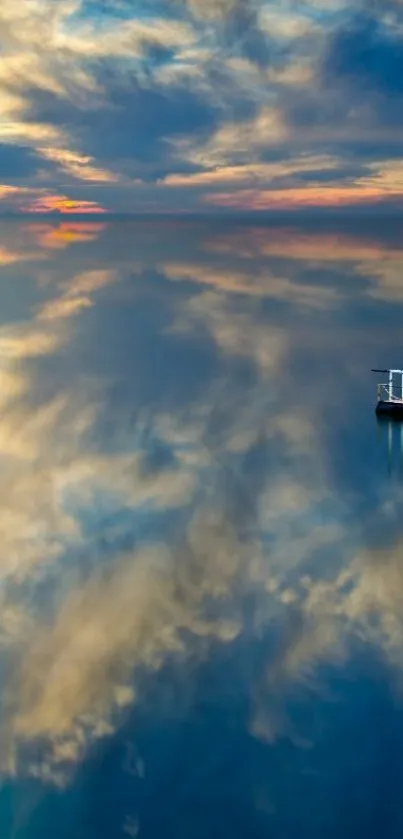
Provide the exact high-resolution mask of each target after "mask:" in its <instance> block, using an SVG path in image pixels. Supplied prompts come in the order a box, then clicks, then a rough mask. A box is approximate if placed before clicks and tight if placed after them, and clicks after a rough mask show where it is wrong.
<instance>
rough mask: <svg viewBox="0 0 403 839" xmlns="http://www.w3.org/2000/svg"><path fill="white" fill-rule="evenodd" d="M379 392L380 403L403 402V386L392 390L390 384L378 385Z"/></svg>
mask: <svg viewBox="0 0 403 839" xmlns="http://www.w3.org/2000/svg"><path fill="white" fill-rule="evenodd" d="M396 391H397V392H396ZM377 392H378V402H403V387H401V386H396V385H395V386H394V388H393V389H391V388H390V385H389V384H387V383H385V382H382V383H380V384H378V391H377Z"/></svg>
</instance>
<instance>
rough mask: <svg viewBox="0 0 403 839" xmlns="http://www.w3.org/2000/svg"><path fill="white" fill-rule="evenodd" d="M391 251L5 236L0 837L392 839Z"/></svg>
mask: <svg viewBox="0 0 403 839" xmlns="http://www.w3.org/2000/svg"><path fill="white" fill-rule="evenodd" d="M399 242H401V236H400V230H399V225H398V223H397V222H391V221H388V220H384V221H383V222H382V223H381V222H380V221H379V220H377V221H371V220H367V221H362V222H358V221H357V220H355V221H354V219H350V220H346V221H343V219H342V218H340V219H338V220H337V219H335V220H334V221H333V222H331V221H327V222H326V223H325V222H324V221H322V222H320V223H319V224H318V223H317V222H315V223H314V222H313V221H311V222H305V223H304V224H303V225H301V224H300V225H299V226H298V224H297V223H296V222H295V223H292V224H291V222H288V223H286V222H282V223H281V224H280V223H279V224H278V225H277V226H276V225H273V224H271V225H269V224H267V225H266V226H264V225H261V226H258V225H257V223H248V224H247V223H246V222H244V223H241V222H232V223H230V222H224V221H217V220H211V221H204V222H202V221H200V220H199V221H197V220H193V221H192V220H188V221H186V220H183V221H179V222H178V221H176V220H174V219H172V220H166V221H153V220H151V219H150V220H143V221H132V222H124V221H116V222H107V221H105V222H91V223H90V222H81V223H79V222H76V221H74V220H70V221H69V220H68V219H66V220H61V221H60V222H59V223H58V222H54V223H51V222H48V221H47V220H46V219H42V221H40V220H38V219H34V218H33V219H31V220H28V221H21V222H20V223H17V222H11V221H10V222H8V221H4V222H2V224H1V226H0V382H1V388H0V405H1V410H0V450H1V472H0V476H1V477H0V481H1V483H0V492H1V507H0V536H1V565H0V573H1V577H0V677H1V706H0V779H1V787H0V824H1V830H2V837H4V839H9V837H10V839H11V837H12V839H42V837H44V836H47V835H49V836H54V835H55V836H57V837H58V839H59V837H60V839H73V838H74V839H84V837H85V839H103V837H105V839H114V838H115V837H124V836H131V837H136V836H139V837H140V839H160V837H161V836H164V837H165V839H182V837H183V839H204V837H220V838H221V837H224V836H225V837H227V836H228V837H231V839H238V837H245V839H246V837H247V839H255V837H256V839H259V838H260V837H267V836H270V837H274V839H289V837H294V836H295V837H298V839H303V838H304V837H323V835H324V834H325V833H326V835H328V836H331V837H333V836H334V837H336V836H337V837H340V836H343V837H357V836H363V837H364V836H365V837H366V839H367V837H370V836H374V837H375V836H376V837H378V836H379V835H382V836H384V837H395V836H396V837H397V836H399V837H400V836H401V834H402V829H403V811H402V808H401V804H400V798H401V786H402V780H403V770H402V761H401V754H402V745H403V742H402V741H403V713H402V708H403V706H402V673H403V671H402V665H403V654H402V649H403V572H402V568H403V564H402V516H401V511H402V502H403V492H402V476H403V436H402V434H401V431H400V426H398V425H389V424H388V423H385V422H384V423H381V424H379V425H378V424H377V422H376V418H375V414H374V405H375V396H376V383H377V377H376V375H374V374H371V372H370V368H371V367H388V366H392V367H395V366H397V367H399V366H403V365H401V362H402V359H403V330H402V319H403V310H402V304H403V280H402V265H403V254H402V246H401V244H399Z"/></svg>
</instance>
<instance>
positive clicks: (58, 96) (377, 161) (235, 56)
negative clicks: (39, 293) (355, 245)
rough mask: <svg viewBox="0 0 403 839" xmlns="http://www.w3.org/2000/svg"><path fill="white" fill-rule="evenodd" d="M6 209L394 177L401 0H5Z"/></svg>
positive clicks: (264, 206) (231, 203) (329, 193)
mask: <svg viewBox="0 0 403 839" xmlns="http://www.w3.org/2000/svg"><path fill="white" fill-rule="evenodd" d="M0 33H1V35H0V42H1V43H0V114H1V117H0V213H6V214H8V213H10V212H12V213H26V212H29V213H37V214H40V213H49V212H52V213H53V212H54V213H65V214H69V213H70V214H71V213H75V214H77V213H79V214H86V213H99V214H101V213H105V212H110V213H156V212H157V213H159V212H162V213H171V214H174V213H183V212H184V213H187V212H192V213H195V212H197V213H217V212H229V211H230V212H233V211H242V212H247V211H256V210H263V211H268V210H269V211H270V210H290V209H291V210H297V211H299V210H306V208H309V209H312V208H315V207H319V208H322V207H326V208H336V207H337V208H345V207H349V206H354V207H359V208H363V207H370V208H373V207H375V208H377V209H379V206H380V205H382V207H384V206H386V207H387V208H396V207H397V208H400V206H401V201H402V195H403V159H402V138H403V116H402V114H403V110H402V94H403V2H402V0H381V2H378V0H365V2H364V0H19V2H18V3H15V2H14V0H1V3H0Z"/></svg>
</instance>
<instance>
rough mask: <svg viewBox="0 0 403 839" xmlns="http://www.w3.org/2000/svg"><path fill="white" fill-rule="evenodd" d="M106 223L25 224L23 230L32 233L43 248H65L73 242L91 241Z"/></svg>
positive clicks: (103, 228)
mask: <svg viewBox="0 0 403 839" xmlns="http://www.w3.org/2000/svg"><path fill="white" fill-rule="evenodd" d="M105 227H106V225H105V224H104V223H100V222H93V223H92V224H91V223H89V222H84V221H81V222H80V223H79V224H74V223H72V222H62V224H60V225H58V226H57V227H55V226H54V225H53V224H27V225H26V226H25V230H26V231H27V232H28V233H32V234H33V236H34V238H35V239H36V242H37V244H38V245H39V246H40V247H43V248H54V249H59V248H65V247H67V245H70V244H71V243H73V242H93V241H94V240H95V239H97V237H98V236H99V234H100V233H102V231H103V230H105Z"/></svg>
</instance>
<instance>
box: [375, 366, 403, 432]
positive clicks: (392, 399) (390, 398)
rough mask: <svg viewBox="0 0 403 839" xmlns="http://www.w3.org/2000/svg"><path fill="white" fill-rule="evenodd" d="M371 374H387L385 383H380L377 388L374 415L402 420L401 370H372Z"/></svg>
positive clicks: (402, 391) (402, 379)
mask: <svg viewBox="0 0 403 839" xmlns="http://www.w3.org/2000/svg"><path fill="white" fill-rule="evenodd" d="M371 372H372V373H387V374H388V380H387V382H380V383H379V384H378V386H377V397H378V398H377V404H376V408H375V411H376V413H377V414H378V416H388V417H393V418H394V419H400V420H403V370H392V369H391V370H377V369H372V370H371ZM396 377H398V379H397V381H396Z"/></svg>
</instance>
